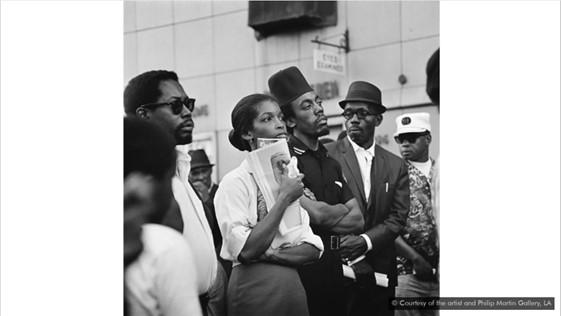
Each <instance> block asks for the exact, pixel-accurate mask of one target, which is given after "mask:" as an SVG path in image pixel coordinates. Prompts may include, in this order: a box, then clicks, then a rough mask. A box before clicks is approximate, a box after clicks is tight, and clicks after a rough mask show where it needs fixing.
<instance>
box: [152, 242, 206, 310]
mask: <svg viewBox="0 0 561 316" xmlns="http://www.w3.org/2000/svg"><path fill="white" fill-rule="evenodd" d="M178 237H179V238H180V239H179V240H177V242H174V243H173V245H172V246H170V248H169V249H168V250H167V251H165V252H163V253H161V255H160V256H159V257H158V259H157V261H156V264H157V267H156V269H157V273H158V274H157V276H156V281H155V286H156V296H157V301H158V304H159V307H160V310H161V311H162V314H163V315H174V316H189V315H202V311H201V306H200V303H199V295H198V292H197V276H196V273H195V271H196V269H195V263H194V261H193V253H192V252H191V248H190V247H189V245H188V244H187V243H186V242H185V240H184V239H183V237H181V236H179V235H178Z"/></svg>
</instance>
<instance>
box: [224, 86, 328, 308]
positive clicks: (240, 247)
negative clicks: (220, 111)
mask: <svg viewBox="0 0 561 316" xmlns="http://www.w3.org/2000/svg"><path fill="white" fill-rule="evenodd" d="M232 126H233V127H234V129H233V130H232V131H231V132H230V135H229V139H230V142H231V143H232V145H233V146H234V147H236V148H237V149H239V150H240V151H253V150H255V149H257V139H258V138H286V137H287V135H288V134H287V133H286V126H285V124H284V122H283V119H282V112H281V110H280V107H279V105H278V103H277V101H276V100H275V99H274V98H273V97H271V96H268V95H264V94H252V95H249V96H246V97H244V98H242V99H241V100H240V101H239V102H238V104H237V105H236V106H235V108H234V110H233V111H232ZM281 165H282V164H281ZM287 173H288V172H286V171H285V172H283V173H282V174H278V175H277V177H278V182H279V190H278V195H277V199H276V201H275V202H274V203H273V205H267V204H266V203H265V199H264V198H263V194H262V192H261V190H260V189H259V187H258V185H257V182H256V181H255V178H254V176H255V175H254V174H253V172H252V168H251V166H250V165H249V163H248V160H247V159H246V160H244V161H243V162H242V164H241V165H240V166H239V167H238V168H236V169H234V170H232V171H231V172H229V173H228V174H227V175H226V176H224V178H223V179H222V182H221V183H220V186H219V189H218V191H217V193H216V197H215V199H214V202H215V206H216V217H217V220H218V224H219V226H220V231H221V233H222V237H223V240H224V243H223V245H222V249H221V253H220V255H221V257H222V258H224V259H226V260H231V261H233V269H232V275H231V276H230V281H229V285H228V295H227V297H228V315H233V316H235V315H244V316H245V315H308V308H307V302H306V293H305V292H304V288H303V286H302V283H301V281H300V277H299V275H298V272H297V270H296V267H298V266H301V265H304V264H307V263H311V262H314V261H316V260H317V259H319V258H320V256H321V254H322V252H323V243H322V241H321V239H320V238H319V237H318V236H316V235H314V234H313V232H312V230H311V229H310V225H309V217H308V214H307V213H306V211H304V210H303V209H301V208H300V213H301V218H302V222H301V225H300V227H299V228H298V229H299V230H300V232H299V233H297V234H293V233H291V234H290V236H294V237H290V238H293V240H288V241H287V240H283V246H282V247H279V248H273V247H272V246H271V244H273V240H274V239H275V238H279V225H280V223H281V220H282V218H283V215H284V212H285V210H286V209H287V208H288V207H289V205H291V204H292V203H293V202H295V201H296V200H298V199H299V198H300V196H301V195H302V193H303V184H302V181H301V180H302V175H298V176H297V177H292V178H291V177H289V176H288V174H287ZM285 238H286V237H285Z"/></svg>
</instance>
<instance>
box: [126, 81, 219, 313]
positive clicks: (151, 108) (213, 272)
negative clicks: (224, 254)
mask: <svg viewBox="0 0 561 316" xmlns="http://www.w3.org/2000/svg"><path fill="white" fill-rule="evenodd" d="M124 106H125V113H126V114H127V116H129V117H138V118H141V119H144V120H148V121H150V122H153V123H155V124H157V125H159V126H160V127H162V128H163V129H164V130H165V131H166V132H168V133H169V134H170V135H172V136H173V139H174V145H176V146H177V145H186V144H190V143H191V142H192V140H193V135H192V134H193V128H194V123H193V119H192V113H193V110H194V108H195V99H193V98H191V97H189V96H188V95H187V94H186V93H185V90H184V89H183V87H182V86H181V84H180V83H179V79H178V77H177V74H176V73H175V72H173V71H166V70H153V71H147V72H144V73H142V74H140V75H138V76H136V77H134V78H133V79H131V80H130V81H129V83H128V84H127V86H126V88H125V92H124ZM176 148H177V147H176ZM176 152H177V160H176V171H175V173H174V177H173V179H172V190H173V195H174V198H175V200H176V201H177V204H178V205H179V208H178V209H175V210H170V211H169V212H168V213H167V214H166V216H165V218H164V220H163V224H165V225H167V226H170V227H172V228H174V229H176V230H177V231H179V232H181V233H182V234H183V237H184V238H185V240H186V242H187V243H189V245H190V246H191V249H192V250H193V254H194V255H195V267H196V271H197V280H198V286H197V289H198V293H199V300H200V303H201V307H202V310H203V313H204V314H205V315H207V314H208V315H210V316H220V315H225V314H226V306H225V297H224V296H225V294H226V282H227V276H226V273H225V272H224V269H223V268H222V266H221V265H220V264H218V260H217V257H216V253H215V248H214V240H213V236H212V230H211V228H210V225H209V222H208V220H207V219H206V215H205V213H206V212H205V206H204V204H203V202H202V200H201V198H200V197H199V195H198V193H197V192H196V190H195V189H194V188H193V186H192V185H191V183H190V182H189V180H188V176H189V171H190V170H189V169H190V161H191V157H190V156H189V155H188V154H187V153H185V152H183V151H181V150H176Z"/></svg>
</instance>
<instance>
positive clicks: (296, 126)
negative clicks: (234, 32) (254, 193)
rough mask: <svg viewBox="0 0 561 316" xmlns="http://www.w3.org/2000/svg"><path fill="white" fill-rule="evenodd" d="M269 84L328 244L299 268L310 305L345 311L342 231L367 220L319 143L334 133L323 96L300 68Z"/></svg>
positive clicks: (306, 203) (315, 226)
mask: <svg viewBox="0 0 561 316" xmlns="http://www.w3.org/2000/svg"><path fill="white" fill-rule="evenodd" d="M268 84H269V89H270V91H271V93H272V94H273V95H274V96H275V97H276V98H277V100H278V101H279V104H280V106H281V110H282V112H283V114H284V119H285V121H286V125H287V127H288V130H289V132H290V133H291V135H290V138H289V141H288V144H289V149H290V152H291V155H292V156H295V157H296V158H297V159H298V169H299V170H300V172H301V173H303V174H304V179H303V180H302V181H303V183H304V186H305V188H306V189H307V190H309V191H310V192H311V193H310V194H305V195H306V196H302V197H301V198H300V203H301V205H302V206H303V207H304V208H305V209H306V211H308V214H309V215H310V222H311V227H312V230H313V231H314V233H316V234H317V235H319V236H320V237H321V239H322V240H323V243H324V245H325V252H324V254H323V256H322V258H321V259H320V260H319V261H318V262H316V263H313V264H310V265H308V266H304V267H301V268H300V269H299V274H300V278H301V279H302V284H303V285H304V288H305V290H306V295H307V299H308V309H309V312H310V315H312V316H316V315H317V316H326V315H327V316H329V315H337V316H340V315H345V313H346V311H345V292H344V284H343V281H344V280H343V267H342V263H341V258H340V256H339V253H338V248H339V241H340V240H339V235H340V234H349V233H355V232H359V231H360V230H362V227H363V225H364V220H363V218H362V214H361V213H360V209H359V206H358V204H357V202H356V200H355V198H354V197H353V195H352V192H351V191H350V190H349V188H348V186H347V183H346V182H345V180H344V178H343V174H342V172H341V166H339V163H338V162H337V161H336V160H334V159H333V158H331V157H329V156H328V155H327V151H326V149H325V147H324V146H323V145H322V144H321V143H320V142H319V137H321V136H325V135H327V134H328V133H329V129H328V127H327V117H326V116H325V114H324V113H323V107H322V104H321V103H322V101H321V99H320V98H319V97H318V95H317V94H316V93H315V92H314V91H313V89H312V88H311V87H310V85H309V84H308V82H307V81H306V79H305V78H304V76H303V75H302V73H301V72H300V70H298V68H296V67H289V68H286V69H283V70H281V71H279V72H277V73H275V74H273V75H272V76H271V77H270V78H269V81H268ZM305 192H306V190H305Z"/></svg>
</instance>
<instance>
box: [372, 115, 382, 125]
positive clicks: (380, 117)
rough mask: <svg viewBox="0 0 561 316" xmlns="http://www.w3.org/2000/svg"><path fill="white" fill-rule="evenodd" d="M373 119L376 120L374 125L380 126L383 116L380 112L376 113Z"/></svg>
mask: <svg viewBox="0 0 561 316" xmlns="http://www.w3.org/2000/svg"><path fill="white" fill-rule="evenodd" d="M374 120H375V121H376V125H375V126H376V127H378V126H380V124H382V121H383V120H384V117H383V116H382V114H376V116H375V117H374Z"/></svg>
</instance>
